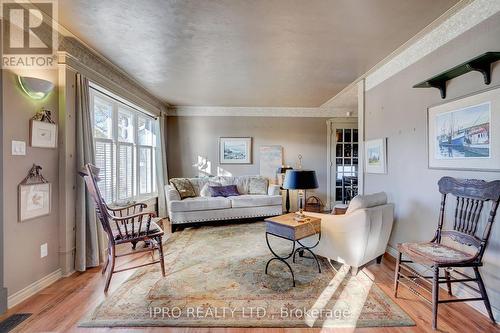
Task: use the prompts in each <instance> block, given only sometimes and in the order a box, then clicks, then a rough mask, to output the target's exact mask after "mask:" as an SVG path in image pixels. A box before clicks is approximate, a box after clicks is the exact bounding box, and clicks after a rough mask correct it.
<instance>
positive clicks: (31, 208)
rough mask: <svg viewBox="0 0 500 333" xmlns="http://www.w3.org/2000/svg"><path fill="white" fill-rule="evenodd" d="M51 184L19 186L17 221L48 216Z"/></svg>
mask: <svg viewBox="0 0 500 333" xmlns="http://www.w3.org/2000/svg"><path fill="white" fill-rule="evenodd" d="M50 198H51V184H50V183H40V184H31V185H19V221H26V220H29V219H33V218H35V217H39V216H44V215H48V214H50V206H51V199H50Z"/></svg>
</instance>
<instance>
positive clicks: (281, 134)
mask: <svg viewBox="0 0 500 333" xmlns="http://www.w3.org/2000/svg"><path fill="white" fill-rule="evenodd" d="M326 119H327V118H281V117H167V124H168V128H167V131H168V135H167V154H168V172H169V177H171V178H172V177H194V176H197V175H198V170H197V167H196V166H193V164H196V163H197V161H198V156H200V157H202V158H206V159H207V160H208V161H210V162H211V173H212V175H217V168H218V167H220V168H222V169H223V170H224V171H226V172H229V173H231V174H232V175H236V176H237V175H252V174H259V147H260V146H261V145H281V146H283V158H284V163H285V164H288V165H291V166H292V167H296V164H297V155H298V154H301V155H302V156H303V160H302V164H303V168H304V169H312V170H315V171H316V173H317V176H318V182H319V184H320V187H319V188H318V189H317V190H316V191H308V192H307V193H308V195H312V194H313V193H317V195H318V196H319V197H320V198H321V200H323V201H324V202H325V203H326V171H327V170H326V161H327V152H326V149H327V148H326V142H327V141H326V139H327V135H326V133H327V127H326ZM224 136H241V137H247V136H250V137H252V138H253V156H252V162H253V163H252V164H250V165H227V164H224V165H219V163H218V156H219V155H218V142H219V138H220V137H224Z"/></svg>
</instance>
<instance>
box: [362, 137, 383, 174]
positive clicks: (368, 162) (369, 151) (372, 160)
mask: <svg viewBox="0 0 500 333" xmlns="http://www.w3.org/2000/svg"><path fill="white" fill-rule="evenodd" d="M365 167H366V172H367V173H387V138H382V139H375V140H369V141H366V142H365Z"/></svg>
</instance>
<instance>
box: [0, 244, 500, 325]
mask: <svg viewBox="0 0 500 333" xmlns="http://www.w3.org/2000/svg"><path fill="white" fill-rule="evenodd" d="M138 248H139V246H138ZM148 259H150V255H149V254H147V253H146V254H137V256H136V257H135V258H134V256H130V257H125V258H123V259H121V261H120V260H119V261H118V263H117V267H120V266H121V267H123V266H124V265H134V264H139V263H141V262H143V261H144V260H148ZM393 272H394V260H393V259H392V257H389V256H388V255H386V257H385V258H384V260H383V261H382V264H380V265H377V264H372V265H369V266H368V267H365V268H364V269H363V270H362V272H360V273H359V274H367V275H368V276H369V277H370V278H371V279H372V280H374V281H375V283H376V284H377V285H378V286H379V287H380V288H381V289H382V290H383V291H384V292H386V293H387V294H388V295H389V296H390V297H391V298H393V299H394V297H393V296H392V282H393ZM133 273H134V271H133V270H131V271H127V272H123V273H117V274H114V275H113V279H112V280H111V287H110V291H109V292H110V293H112V292H113V291H114V290H115V289H116V288H117V287H118V286H119V285H120V284H121V283H122V282H124V281H125V280H126V279H127V278H128V277H129V276H130V275H132V274H133ZM104 283H105V278H104V276H103V275H101V270H100V268H94V269H90V270H88V271H87V272H85V273H75V274H73V275H71V276H70V277H67V278H63V279H61V280H59V281H58V282H56V283H54V284H53V285H52V286H50V287H48V288H45V289H44V290H42V291H41V292H39V293H37V294H36V295H34V296H33V297H31V298H29V299H28V300H26V301H24V302H23V303H21V304H19V305H17V306H15V307H14V308H12V309H10V310H9V311H8V312H7V313H6V314H4V315H2V316H0V320H3V319H5V318H6V317H8V316H9V315H12V314H14V313H23V312H24V313H26V312H28V313H32V314H33V315H32V316H31V317H30V318H28V319H27V320H26V321H25V322H23V323H22V324H21V325H20V326H18V327H17V328H16V329H15V330H14V331H13V332H86V333H94V332H113V333H114V332H139V331H141V332H172V333H190V332H196V333H198V332H200V333H201V332H211V333H212V332H215V333H227V332H237V333H244V332H252V333H259V332H264V331H265V332H269V333H271V332H272V333H281V332H283V333H285V332H286V333H292V332H293V333H296V332H311V333H312V332H320V331H323V330H320V329H284V328H271V329H265V328H254V329H251V328H248V329H246V328H235V329H232V328H206V329H205V328H157V327H156V328H135V329H134V328H79V327H78V322H79V321H80V320H82V319H83V318H84V317H85V315H86V314H88V313H89V312H90V311H92V310H93V309H94V308H95V307H96V306H97V305H98V304H99V303H100V302H101V301H102V300H104V298H105V297H106V296H105V295H104V293H103V290H104ZM442 295H443V297H446V296H445V293H444V292H443V294H442ZM394 300H395V302H396V303H397V304H399V305H400V306H401V307H402V308H403V309H404V310H405V311H406V312H407V313H408V314H409V315H410V316H411V317H412V319H413V320H414V321H415V322H416V324H417V325H416V326H414V327H379V328H363V329H328V330H327V331H328V332H353V331H356V332H372V333H380V332H393V333H397V332H434V331H433V330H432V329H431V308H430V306H429V305H428V304H427V303H425V302H424V301H422V300H420V299H418V298H417V296H415V295H413V294H412V293H411V292H409V291H408V290H407V289H406V288H404V287H402V288H400V292H399V297H398V298H397V299H394ZM438 327H439V330H438V331H439V332H500V327H499V326H494V325H492V324H491V323H490V322H489V320H488V318H487V317H485V316H483V315H482V314H480V313H479V312H476V311H475V310H473V309H472V308H471V307H469V306H467V305H466V304H463V303H450V304H443V305H440V307H439V319H438Z"/></svg>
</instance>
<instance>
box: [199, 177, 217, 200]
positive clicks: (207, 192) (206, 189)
mask: <svg viewBox="0 0 500 333" xmlns="http://www.w3.org/2000/svg"><path fill="white" fill-rule="evenodd" d="M211 186H222V185H221V184H220V183H217V182H214V181H212V180H207V181H206V183H205V185H203V187H202V188H201V189H200V191H199V196H200V197H208V198H210V197H212V192H211V191H210V187H211Z"/></svg>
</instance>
